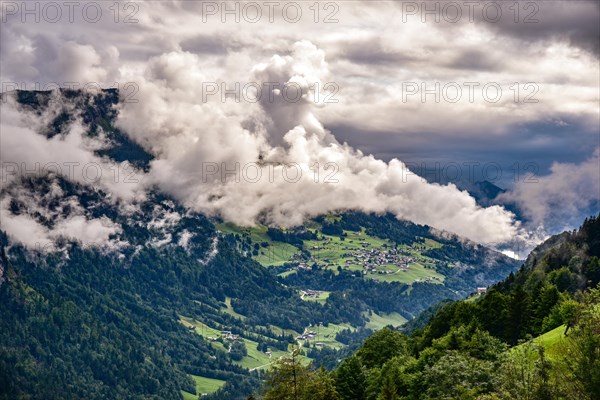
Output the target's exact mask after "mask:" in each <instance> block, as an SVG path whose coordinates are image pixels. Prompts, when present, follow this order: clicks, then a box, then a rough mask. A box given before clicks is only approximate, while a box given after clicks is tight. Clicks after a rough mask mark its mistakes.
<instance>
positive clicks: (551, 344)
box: [509, 325, 566, 359]
mask: <svg viewBox="0 0 600 400" xmlns="http://www.w3.org/2000/svg"><path fill="white" fill-rule="evenodd" d="M565 327H566V326H565V325H561V326H559V327H558V328H555V329H552V330H551V331H548V332H546V333H544V334H542V335H540V336H538V337H536V338H534V339H532V341H533V343H536V344H539V345H541V346H544V349H545V353H546V356H547V357H548V358H549V359H552V358H553V357H555V356H556V354H557V352H558V351H559V349H560V346H561V344H562V343H563V341H564V340H565V335H564V332H565ZM522 346H523V344H520V345H518V346H515V347H513V348H511V349H510V350H509V351H515V350H516V349H519V348H521V347H522Z"/></svg>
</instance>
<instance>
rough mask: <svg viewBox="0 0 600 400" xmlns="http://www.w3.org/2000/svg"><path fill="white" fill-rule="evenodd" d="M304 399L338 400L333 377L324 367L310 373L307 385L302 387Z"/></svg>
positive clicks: (302, 397)
mask: <svg viewBox="0 0 600 400" xmlns="http://www.w3.org/2000/svg"><path fill="white" fill-rule="evenodd" d="M301 399H302V400H338V399H339V396H338V394H337V390H336V387H335V381H334V379H333V377H332V376H331V375H330V374H329V373H328V372H327V371H326V370H325V369H324V368H323V367H321V368H319V369H318V370H316V371H314V372H312V373H309V375H308V380H307V382H306V385H305V386H304V387H303V388H302V389H301Z"/></svg>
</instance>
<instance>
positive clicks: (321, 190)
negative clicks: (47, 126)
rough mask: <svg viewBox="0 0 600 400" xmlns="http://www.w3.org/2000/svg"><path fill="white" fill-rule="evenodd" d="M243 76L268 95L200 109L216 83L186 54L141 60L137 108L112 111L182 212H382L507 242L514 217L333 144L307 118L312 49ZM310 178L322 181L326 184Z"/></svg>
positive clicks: (293, 218)
mask: <svg viewBox="0 0 600 400" xmlns="http://www.w3.org/2000/svg"><path fill="white" fill-rule="evenodd" d="M251 74H252V76H250V77H249V78H248V79H250V80H253V81H255V82H256V83H257V84H259V85H260V86H261V87H263V88H264V87H266V85H265V84H266V83H269V84H271V85H273V83H276V84H277V85H278V86H271V87H275V89H272V90H271V92H268V93H262V95H263V97H261V100H260V101H258V102H256V103H251V104H248V103H247V102H246V103H244V102H241V103H236V102H235V101H233V100H230V101H227V100H226V101H224V102H223V101H221V98H220V97H215V98H214V99H207V101H205V102H203V101H202V99H203V92H202V89H203V82H208V81H212V80H214V81H216V79H217V78H218V77H211V76H205V75H203V71H202V69H201V67H200V61H199V59H198V57H197V56H196V55H193V54H191V53H187V52H182V51H179V52H172V53H168V54H163V55H161V56H159V57H156V58H154V59H152V60H150V62H149V64H148V69H147V71H146V74H145V77H144V79H143V80H142V81H141V82H140V85H139V86H140V102H138V103H126V104H122V105H121V109H120V114H119V119H118V124H119V126H120V127H121V128H122V129H123V130H124V131H125V132H127V133H128V134H130V135H131V136H132V137H133V138H134V139H135V140H137V141H138V142H139V143H140V144H142V145H143V146H144V147H145V148H146V149H148V150H149V151H150V152H152V153H153V154H154V155H155V156H156V158H155V160H154V161H152V163H151V169H150V172H149V176H148V179H149V181H150V182H151V183H154V184H156V185H158V186H159V187H160V188H162V189H163V190H165V191H167V192H168V193H170V194H171V195H173V196H175V197H176V198H178V199H179V200H181V201H182V202H183V203H184V204H185V205H186V206H188V207H191V208H193V209H195V210H197V211H201V212H204V213H207V214H210V215H220V216H222V217H223V218H225V219H226V220H229V221H232V222H235V223H238V224H243V225H251V224H254V223H256V222H257V221H264V222H268V223H273V224H277V225H283V226H289V225H297V224H301V223H302V222H303V221H304V220H305V219H306V218H307V217H311V216H316V215H319V214H323V213H327V212H329V211H335V210H345V209H358V210H363V211H369V212H371V211H372V212H386V211H389V212H393V213H394V214H395V215H396V216H397V217H398V218H404V219H408V220H411V221H414V222H417V223H421V224H428V225H431V226H434V227H436V228H439V229H444V230H448V231H452V232H455V233H457V234H459V235H462V236H465V237H468V238H470V239H473V240H476V241H479V242H502V241H506V240H508V239H511V238H513V237H514V236H515V235H517V234H518V231H519V226H518V224H517V223H515V221H514V215H513V214H512V213H510V212H508V211H506V210H505V209H504V208H502V207H499V206H493V207H488V208H482V207H480V206H478V205H477V204H476V202H475V200H474V199H473V198H472V197H471V196H470V195H469V194H468V193H466V192H462V191H460V190H458V189H457V188H456V187H455V186H454V185H447V186H442V185H438V184H431V183H428V182H426V181H424V180H422V179H421V178H420V177H418V176H416V175H414V174H412V173H411V172H410V171H409V170H408V168H406V166H405V165H404V164H403V163H402V162H401V161H399V160H397V159H394V160H392V161H391V162H389V163H385V162H383V161H381V160H378V159H375V158H374V157H373V156H370V155H364V154H363V153H362V152H360V151H358V150H355V149H353V148H351V147H350V146H348V145H346V144H342V143H339V142H338V141H337V140H336V139H335V137H334V136H333V135H332V134H331V132H329V131H327V130H326V129H325V128H324V127H323V125H322V124H321V123H320V121H319V120H318V119H317V118H316V116H315V113H314V110H315V109H316V107H319V106H322V104H318V103H317V102H315V101H314V99H315V96H314V95H315V93H313V91H314V90H315V89H314V88H315V87H320V88H322V87H323V86H322V84H323V82H326V79H327V78H328V76H327V74H328V68H327V63H326V61H325V55H324V53H323V52H322V51H321V50H319V49H318V48H317V47H316V46H314V45H313V44H312V43H310V42H307V41H301V42H297V43H295V44H294V45H293V46H292V48H291V49H290V52H289V54H287V55H275V56H273V57H272V58H271V59H270V60H268V61H267V62H264V63H261V64H258V65H256V66H255V67H254V69H253V70H252V72H251ZM291 83H294V85H295V86H296V87H300V88H301V89H302V97H301V98H300V99H298V100H297V101H289V99H287V100H286V99H284V98H283V93H282V91H281V88H283V87H284V85H286V84H288V85H290V84H291ZM315 84H321V86H315ZM204 87H206V86H204ZM277 88H279V89H277ZM269 95H271V96H272V97H269ZM328 163H331V164H328ZM248 165H252V167H253V171H255V170H258V169H259V168H260V169H263V170H268V173H269V174H270V175H269V177H273V179H267V178H266V177H264V178H263V179H260V180H255V179H254V178H256V176H257V175H256V173H254V172H253V173H252V179H249V178H248V177H247V176H244V172H243V171H244V168H245V167H246V166H248ZM209 166H210V167H211V168H208V167H209ZM237 166H239V167H237ZM290 166H293V172H290V169H291V167H290ZM325 167H328V170H327V171H326V170H325ZM215 168H216V169H217V170H215ZM223 169H228V171H229V173H227V171H225V173H223V172H224V171H223ZM316 170H319V173H320V174H321V175H325V174H327V173H328V172H329V177H330V178H331V180H330V181H327V182H326V181H325V179H323V176H320V175H319V176H318V177H317V175H316V172H315V171H316ZM215 171H218V173H217V172H215ZM209 172H210V173H209ZM286 174H287V175H286ZM286 176H287V179H282V177H283V178H285V177H286ZM290 176H291V177H290Z"/></svg>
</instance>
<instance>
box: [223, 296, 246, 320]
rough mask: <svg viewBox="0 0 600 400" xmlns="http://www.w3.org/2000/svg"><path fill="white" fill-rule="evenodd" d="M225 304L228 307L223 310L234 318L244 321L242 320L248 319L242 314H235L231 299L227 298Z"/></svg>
mask: <svg viewBox="0 0 600 400" xmlns="http://www.w3.org/2000/svg"><path fill="white" fill-rule="evenodd" d="M225 304H226V305H227V308H225V309H223V311H225V312H226V313H227V314H229V315H232V316H234V317H236V318H239V319H242V320H244V319H246V316H244V315H242V314H238V313H237V312H235V311H234V310H233V307H232V306H231V298H230V297H226V298H225Z"/></svg>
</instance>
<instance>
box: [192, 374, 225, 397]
mask: <svg viewBox="0 0 600 400" xmlns="http://www.w3.org/2000/svg"><path fill="white" fill-rule="evenodd" d="M190 376H191V377H192V379H193V380H194V381H195V382H196V393H197V394H191V393H188V392H186V391H184V390H182V391H181V394H182V395H183V398H184V400H197V399H198V394H202V393H214V392H216V391H217V390H219V389H220V388H221V387H222V386H223V385H224V384H225V381H222V380H220V379H212V378H205V377H203V376H196V375H190Z"/></svg>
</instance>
